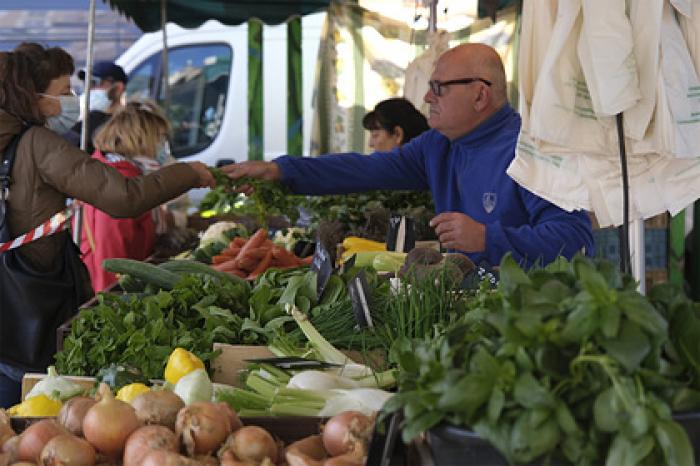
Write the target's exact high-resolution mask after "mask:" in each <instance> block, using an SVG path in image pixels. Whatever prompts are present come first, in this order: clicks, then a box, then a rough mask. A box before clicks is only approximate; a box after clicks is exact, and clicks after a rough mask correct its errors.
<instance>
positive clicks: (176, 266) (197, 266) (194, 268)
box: [158, 259, 248, 287]
mask: <svg viewBox="0 0 700 466" xmlns="http://www.w3.org/2000/svg"><path fill="white" fill-rule="evenodd" d="M158 267H160V268H161V269H164V270H167V271H168V272H174V273H177V274H180V275H182V274H188V273H199V274H204V275H210V276H212V277H216V278H218V279H219V280H227V281H229V282H231V283H233V284H235V285H239V284H244V285H246V287H247V286H248V282H246V281H245V280H243V279H242V278H240V277H236V276H235V275H231V274H230V273H224V272H219V271H218V270H216V269H213V268H211V267H210V266H208V265H206V264H203V263H201V262H197V261H192V260H186V259H176V260H169V261H167V262H163V263H162V264H160V265H159V266H158Z"/></svg>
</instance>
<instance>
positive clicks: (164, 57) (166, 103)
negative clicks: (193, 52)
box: [160, 0, 170, 115]
mask: <svg viewBox="0 0 700 466" xmlns="http://www.w3.org/2000/svg"><path fill="white" fill-rule="evenodd" d="M167 22H168V5H167V0H160V30H161V31H162V32H163V50H162V51H161V63H162V64H163V65H162V67H161V69H162V70H163V111H164V112H165V114H166V115H167V114H168V110H169V109H170V86H169V83H168V74H169V72H170V70H169V65H168V33H167V32H166V30H165V25H166V23H167Z"/></svg>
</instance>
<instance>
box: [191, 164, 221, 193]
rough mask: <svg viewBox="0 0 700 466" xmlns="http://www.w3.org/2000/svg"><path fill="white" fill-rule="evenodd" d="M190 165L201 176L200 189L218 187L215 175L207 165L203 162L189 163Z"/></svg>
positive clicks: (198, 185)
mask: <svg viewBox="0 0 700 466" xmlns="http://www.w3.org/2000/svg"><path fill="white" fill-rule="evenodd" d="M188 165H189V166H190V167H192V170H194V171H195V172H197V175H199V181H198V184H197V187H198V188H213V187H215V186H216V181H215V180H214V175H212V174H211V172H210V171H209V169H208V168H207V166H206V165H205V164H203V163H202V162H189V163H188Z"/></svg>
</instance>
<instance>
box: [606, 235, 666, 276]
mask: <svg viewBox="0 0 700 466" xmlns="http://www.w3.org/2000/svg"><path fill="white" fill-rule="evenodd" d="M593 240H594V242H595V252H594V256H595V257H600V258H603V259H607V260H609V261H611V262H613V263H615V264H619V263H620V235H619V233H618V231H617V229H615V228H603V229H600V230H593ZM644 263H645V265H646V268H647V270H651V269H666V268H667V267H668V230H666V229H665V228H647V229H645V230H644Z"/></svg>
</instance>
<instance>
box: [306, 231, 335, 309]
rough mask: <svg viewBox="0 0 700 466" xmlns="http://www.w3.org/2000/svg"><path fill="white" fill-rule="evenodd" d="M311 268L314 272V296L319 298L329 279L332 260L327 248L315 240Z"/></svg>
mask: <svg viewBox="0 0 700 466" xmlns="http://www.w3.org/2000/svg"><path fill="white" fill-rule="evenodd" d="M311 270H313V271H314V272H316V296H317V297H318V299H321V296H322V295H323V290H324V289H325V288H326V285H327V284H328V280H330V279H331V274H332V273H333V262H332V261H331V255H330V254H329V253H328V250H327V249H326V248H325V247H323V244H322V243H321V241H320V240H319V241H316V250H315V251H314V257H313V259H312V260H311Z"/></svg>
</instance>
